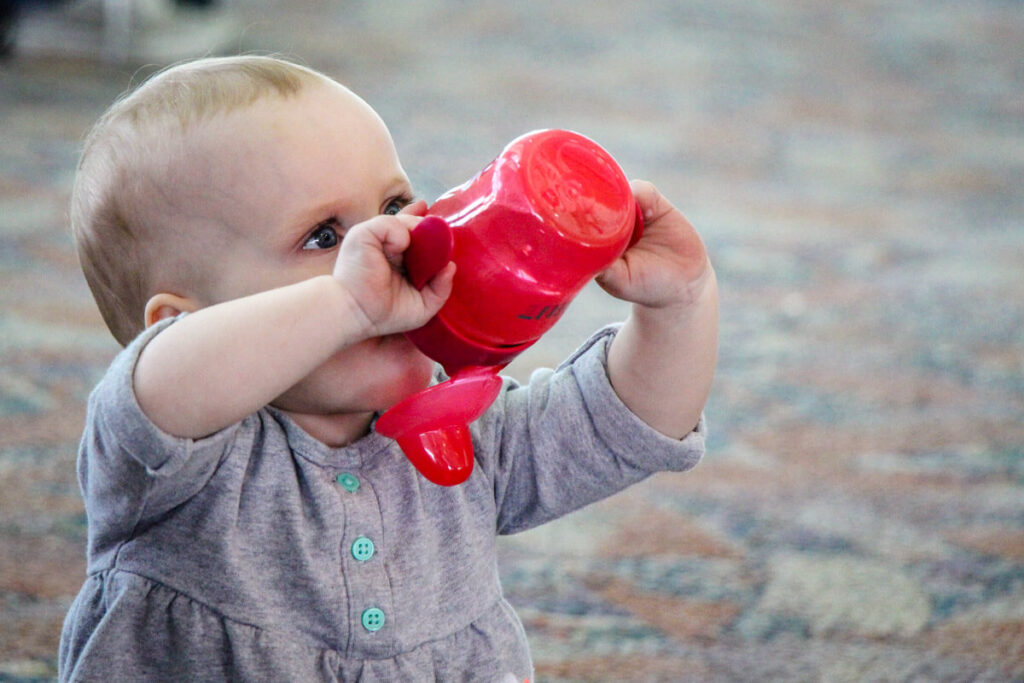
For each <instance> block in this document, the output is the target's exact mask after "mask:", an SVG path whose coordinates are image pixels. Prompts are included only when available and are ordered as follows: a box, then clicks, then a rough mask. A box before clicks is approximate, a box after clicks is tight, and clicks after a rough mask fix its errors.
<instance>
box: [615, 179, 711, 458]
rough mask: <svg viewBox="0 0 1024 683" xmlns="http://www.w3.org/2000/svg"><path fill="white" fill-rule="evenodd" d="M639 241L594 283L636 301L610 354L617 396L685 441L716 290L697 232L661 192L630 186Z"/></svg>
mask: <svg viewBox="0 0 1024 683" xmlns="http://www.w3.org/2000/svg"><path fill="white" fill-rule="evenodd" d="M633 192H634V194H635V195H636V198H637V201H639V202H640V206H641V208H642V209H643V212H644V218H645V221H646V228H645V231H644V235H643V238H642V239H641V240H640V241H639V242H637V244H636V245H634V246H633V247H632V248H631V249H629V250H628V251H627V252H626V253H625V254H624V255H623V257H622V258H621V259H620V260H619V261H617V262H616V263H615V264H613V265H612V267H611V268H609V269H608V270H606V271H605V272H604V273H602V274H601V276H600V277H599V278H598V282H599V283H600V284H601V286H602V287H604V288H605V289H606V290H607V291H608V292H609V293H610V294H612V295H613V296H616V297H619V298H621V299H625V300H627V301H632V302H633V304H634V305H633V309H632V312H631V313H630V316H629V318H628V319H627V320H626V323H625V324H624V325H623V326H622V329H621V330H619V333H618V334H617V335H616V337H615V340H614V341H613V342H612V346H611V348H610V349H609V351H608V376H609V379H610V380H611V384H612V387H614V389H615V393H616V394H618V395H619V398H621V399H622V402H623V403H625V404H626V406H628V407H629V409H630V410H632V411H633V413H634V414H636V415H637V416H638V417H640V418H641V419H642V420H644V421H645V422H646V423H647V424H649V425H650V426H652V427H653V428H654V429H656V430H658V431H659V432H661V433H662V434H665V435H666V436H671V437H673V438H682V437H683V436H685V435H686V434H688V433H689V432H691V431H692V430H693V429H694V427H695V426H696V425H697V422H698V420H699V419H700V414H701V411H702V410H703V408H704V403H705V402H706V401H707V397H708V393H709V392H710V390H711V382H712V378H713V376H714V368H715V359H716V356H717V349H718V285H717V282H716V280H715V272H714V269H713V268H712V267H711V263H710V261H709V260H708V257H707V252H706V251H705V249H704V245H703V243H702V242H701V240H700V237H699V236H698V234H697V232H696V230H694V228H693V226H692V225H690V223H689V222H688V221H687V220H686V218H685V217H683V215H682V214H681V213H680V212H679V211H678V210H677V209H676V208H675V207H674V206H672V204H671V203H669V201H668V200H667V199H665V197H663V196H662V195H661V194H660V193H659V192H658V190H657V189H656V188H655V187H654V186H653V185H651V184H650V183H647V182H639V181H636V182H634V183H633Z"/></svg>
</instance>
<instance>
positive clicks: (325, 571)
mask: <svg viewBox="0 0 1024 683" xmlns="http://www.w3.org/2000/svg"><path fill="white" fill-rule="evenodd" d="M167 324H171V322H170V321H169V322H167V323H162V324H160V325H156V326H154V327H152V328H150V329H149V330H147V331H146V332H145V333H144V334H143V335H141V336H140V338H139V339H137V340H136V341H135V342H133V343H132V344H131V345H130V346H129V347H128V348H127V349H125V350H124V351H123V352H122V353H121V354H119V355H118V357H117V358H116V359H115V360H114V362H113V364H112V365H111V367H110V369H109V371H108V372H107V374H106V375H105V377H104V378H103V379H102V380H101V382H100V384H99V385H98V386H97V388H96V389H95V390H94V391H93V393H92V395H91V397H90V400H89V412H88V418H87V424H86V429H85V433H84V435H83V438H82V445H81V451H80V454H79V461H78V473H79V480H80V484H81V487H82V491H83V496H84V498H85V506H86V512H87V515H88V520H89V535H88V576H87V578H86V580H85V584H84V585H83V587H82V590H81V592H80V593H79V594H78V597H77V598H76V600H75V602H74V604H73V605H72V607H71V610H70V612H69V613H68V615H67V618H66V620H65V623H64V631H63V634H62V637H61V645H60V677H61V680H74V681H92V680H103V681H122V680H176V681H207V680H209V681H220V680H244V681H320V680H325V681H334V680H345V681H349V680H369V681H378V680H380V681H428V680H445V681H447V680H481V681H499V680H500V681H512V680H515V681H523V680H524V679H526V678H531V679H532V677H533V672H532V665H531V662H530V656H529V651H528V648H527V642H526V637H525V634H524V632H523V627H522V625H521V623H520V622H519V619H518V618H517V617H516V615H515V613H514V612H513V610H512V608H511V607H510V606H509V604H508V603H507V602H506V601H505V600H504V598H503V597H502V592H501V585H500V583H499V580H498V572H497V567H496V559H495V557H496V553H495V538H496V535H497V534H508V533H514V532H517V531H522V530H524V529H528V528H530V527H533V526H536V525H538V524H542V523H544V522H546V521H549V520H552V519H554V518H556V517H559V516H561V515H564V514H566V513H568V512H570V511H572V510H575V509H577V508H580V507H582V506H584V505H586V504H588V503H590V502H593V501H596V500H598V499H601V498H604V497H606V496H608V495H610V494H612V493H614V492H615V491H618V490H620V489H622V488H624V487H626V486H628V485H630V484H632V483H635V482H637V481H640V480H641V479H643V478H645V477H646V476H648V475H649V474H650V473H652V472H655V471H659V470H685V469H688V468H691V467H693V466H694V465H695V464H696V463H697V461H698V460H699V459H700V457H701V455H702V454H703V450H704V426H703V420H702V421H701V425H699V426H698V428H697V430H696V431H694V432H693V433H692V434H690V435H689V436H688V437H686V438H685V439H683V440H681V441H676V440H673V439H669V438H666V437H664V436H662V435H660V434H658V433H657V432H655V431H654V430H652V429H651V428H649V427H648V426H647V425H645V424H644V423H643V422H642V421H640V420H639V419H638V418H636V417H635V416H634V415H633V414H632V413H631V412H630V411H629V410H628V409H627V408H626V407H625V406H624V405H623V404H622V403H621V401H619V399H618V397H617V396H616V395H615V392H614V390H613V389H612V388H611V385H610V384H609V382H608V379H607V373H606V371H605V359H606V351H607V345H608V342H609V340H610V339H611V338H612V336H613V335H614V333H615V329H614V328H607V329H605V330H601V331H600V332H598V333H597V334H596V335H594V337H592V338H591V339H590V340H589V341H588V342H587V343H586V344H585V345H584V346H583V347H582V348H581V349H580V350H579V351H577V352H576V353H575V354H574V355H573V356H572V357H571V358H570V359H569V360H567V361H566V362H565V363H564V364H562V365H561V366H560V367H559V369H558V370H557V371H551V370H543V371H537V372H536V373H534V375H533V376H532V377H531V379H530V381H529V383H528V384H527V385H526V386H519V385H517V384H516V383H515V382H514V381H512V380H509V379H506V380H505V384H504V389H503V391H502V393H501V395H500V396H499V398H498V400H497V401H496V402H495V404H494V405H493V406H492V407H491V408H490V409H489V410H488V411H487V412H486V413H485V415H484V416H483V417H482V418H481V419H480V420H478V421H477V422H476V423H474V424H473V426H472V434H473V440H474V447H475V453H476V466H475V468H474V471H473V474H472V476H471V477H470V478H469V480H468V481H466V482H465V483H464V484H461V485H459V486H456V487H451V488H448V487H441V486H436V485H434V484H431V483H430V482H428V481H427V480H426V479H424V478H423V477H422V476H421V475H419V474H418V473H417V472H416V471H415V470H414V469H413V467H412V466H411V465H410V464H409V462H408V461H407V460H406V458H405V456H404V455H403V454H402V453H401V451H400V450H399V449H398V447H397V445H396V444H395V442H394V441H392V440H390V439H387V438H385V437H383V436H381V435H379V434H377V433H376V432H371V433H370V434H368V435H367V436H365V437H364V438H362V439H360V440H359V441H357V442H356V443H354V444H352V445H350V446H347V447H344V448H330V447H328V446H326V445H324V444H322V443H320V442H319V441H317V440H315V439H314V438H312V437H311V436H309V435H308V434H306V433H305V432H304V431H303V430H302V429H300V428H299V427H298V426H297V425H296V424H295V423H294V422H292V421H291V420H290V419H289V418H288V417H287V416H286V415H284V414H282V413H280V412H279V411H276V410H274V409H273V408H265V409H262V410H260V411H258V412H256V413H255V414H253V415H251V416H249V417H247V418H245V419H244V420H242V421H241V422H239V423H238V424H236V425H233V426H232V427H229V428H227V429H225V430H223V431H221V432H218V433H217V434H214V435H212V436H210V437H207V438H204V439H199V440H190V439H178V438H174V437H171V436H169V435H167V434H165V433H163V432H161V431H160V430H159V429H158V428H157V427H156V426H155V425H154V424H153V423H152V422H151V421H150V420H148V419H147V418H146V416H145V415H144V414H143V413H142V411H141V410H140V408H139V406H138V403H137V402H136V400H135V397H134V393H133V391H132V387H131V377H132V371H133V368H134V366H135V362H136V361H137V359H138V356H139V353H140V351H141V349H142V348H143V346H144V345H145V343H146V342H147V341H148V340H150V339H152V338H153V336H155V335H156V334H158V333H159V332H160V330H162V329H163V328H164V327H165V326H166V325H167Z"/></svg>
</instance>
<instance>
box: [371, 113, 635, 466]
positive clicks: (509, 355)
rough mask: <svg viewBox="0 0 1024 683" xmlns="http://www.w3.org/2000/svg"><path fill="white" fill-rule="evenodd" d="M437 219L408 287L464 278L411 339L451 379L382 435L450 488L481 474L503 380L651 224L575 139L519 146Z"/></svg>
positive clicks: (605, 165)
mask: <svg viewBox="0 0 1024 683" xmlns="http://www.w3.org/2000/svg"><path fill="white" fill-rule="evenodd" d="M427 214H428V215H427V217H425V218H424V219H423V220H422V221H421V222H420V223H419V224H418V225H417V226H416V228H414V229H413V230H412V233H411V236H412V243H411V245H410V247H409V249H408V250H407V251H406V254H405V267H406V271H407V273H408V275H409V279H410V281H411V282H412V283H413V284H414V285H415V286H416V287H418V288H422V287H423V286H424V285H425V284H426V282H428V281H429V280H430V278H431V277H433V276H434V275H435V274H436V273H437V272H438V271H439V270H440V269H441V268H443V267H444V266H445V264H446V263H447V262H448V260H449V257H450V259H451V260H453V261H455V263H456V264H457V266H458V269H457V270H456V272H455V280H454V283H453V286H452V293H451V296H450V297H449V298H448V300H447V301H446V302H445V304H444V306H443V307H442V308H441V310H440V311H438V313H437V315H435V316H434V317H433V318H432V319H431V320H430V321H429V322H428V323H427V324H426V325H424V326H423V327H421V328H419V329H417V330H412V331H410V332H407V333H406V335H407V336H408V338H409V339H410V340H411V341H412V342H413V343H414V344H415V345H416V346H417V347H418V348H419V349H420V350H421V351H422V352H423V353H425V354H426V355H428V356H430V357H431V358H433V359H434V360H436V361H438V362H439V363H441V364H442V365H443V366H444V368H445V371H446V372H447V373H448V374H449V375H451V376H452V379H451V380H449V381H448V382H444V383H442V384H439V385H436V386H433V387H430V388H428V389H426V390H424V391H422V392H420V393H418V394H415V395H413V396H410V397H409V398H407V399H405V400H404V401H402V402H400V403H399V404H397V405H396V406H394V407H392V408H391V409H389V410H388V411H387V412H385V413H384V414H383V415H382V416H381V418H380V419H379V420H378V421H377V431H378V432H380V433H381V434H384V435H385V436H390V437H392V438H394V439H396V440H397V441H398V443H399V445H400V446H401V447H402V450H403V451H404V452H405V454H406V455H407V456H408V457H409V459H410V461H412V463H413V464H414V465H415V466H416V468H417V469H418V470H419V471H420V472H421V473H422V474H423V475H424V476H425V477H426V478H427V479H429V480H430V481H432V482H434V483H436V484H441V485H447V486H450V485H454V484H459V483H461V482H463V481H465V480H466V478H468V477H469V475H470V473H471V472H472V468H473V447H472V442H471V441H470V437H469V429H468V427H467V425H468V424H469V423H470V422H472V421H473V420H475V419H477V418H478V417H479V416H480V415H481V414H482V413H483V411H484V410H486V409H487V406H489V405H490V404H491V402H492V401H493V400H494V398H495V397H496V396H497V394H498V391H500V388H501V380H500V379H499V378H498V377H497V372H498V370H500V369H501V368H502V367H504V366H505V365H506V364H508V363H509V362H510V361H511V360H512V359H514V358H515V357H516V356H517V355H519V353H521V352H522V351H523V350H525V349H527V348H529V347H530V346H531V345H532V344H533V343H535V342H536V341H537V340H538V339H540V337H541V336H542V335H543V334H544V333H545V332H546V331H547V330H549V329H550V328H551V327H552V326H553V325H554V324H555V323H556V322H557V321H558V319H559V317H560V316H561V315H562V313H563V312H564V311H565V309H566V307H567V306H568V304H569V302H570V301H572V299H573V298H574V297H575V296H576V294H578V293H579V291H580V290H581V289H582V288H583V287H584V285H586V284H587V283H588V282H589V281H590V280H591V279H592V278H593V277H594V276H595V275H597V274H598V273H600V272H601V271H602V270H604V269H605V268H607V267H608V266H610V265H611V264H612V263H614V262H615V260H616V259H618V258H619V257H620V256H621V255H622V253H623V252H624V251H625V250H626V249H627V248H629V247H631V246H632V245H633V244H635V243H636V241H637V240H638V239H639V238H640V235H641V234H642V233H643V223H644V221H643V214H642V212H641V210H640V206H639V204H638V203H637V202H636V199H635V198H634V197H633V193H632V190H631V189H630V186H629V182H628V181H627V179H626V177H625V175H624V174H623V173H622V170H621V169H620V168H619V166H618V165H617V164H616V163H615V160H614V159H612V157H611V155H609V154H608V152H606V151H605V150H604V149H602V148H601V147H600V146H599V145H597V144H596V143H595V142H593V141H591V140H589V139H588V138H585V137H583V136H582V135H579V134H577V133H573V132H571V131H566V130H541V131H534V132H532V133H527V134H526V135H523V136H521V137H519V138H516V139H515V140H513V141H512V142H511V143H509V144H508V146H506V147H505V149H504V150H503V151H502V153H501V154H500V155H499V156H498V157H497V158H496V159H495V160H494V161H493V162H491V163H490V164H488V165H487V166H486V167H485V168H484V169H483V170H482V171H480V173H478V174H477V175H476V176H475V177H473V178H472V179H470V180H469V181H468V182H466V183H465V184H463V185H461V186H459V187H457V188H455V189H453V190H450V191H449V192H447V193H445V194H444V195H443V196H441V197H440V198H439V199H438V200H437V202H435V203H434V204H433V205H432V206H431V207H430V208H429V209H428V210H427Z"/></svg>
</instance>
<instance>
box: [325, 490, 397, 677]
mask: <svg viewBox="0 0 1024 683" xmlns="http://www.w3.org/2000/svg"><path fill="white" fill-rule="evenodd" d="M336 481H337V484H338V486H339V487H340V488H341V489H342V491H340V492H339V495H340V496H341V500H342V502H343V505H344V507H345V525H344V530H343V533H342V538H341V539H339V540H340V541H341V557H340V559H341V566H340V568H339V569H340V571H341V573H342V575H343V576H344V581H345V585H346V588H347V591H348V601H349V607H348V609H349V619H350V620H351V622H350V623H352V624H353V627H354V628H352V630H351V631H350V634H351V641H350V646H349V652H348V656H354V657H355V656H364V657H365V656H386V655H387V654H389V653H390V651H391V648H392V643H393V640H394V637H395V636H394V628H393V627H394V622H393V621H392V620H391V618H390V617H391V616H392V609H393V599H392V595H391V584H390V581H389V580H388V577H387V573H386V572H385V571H384V564H383V561H382V559H381V558H382V555H381V552H382V550H383V548H382V545H381V539H382V538H384V535H383V521H382V517H381V512H380V506H379V501H378V495H377V492H376V491H375V490H374V488H373V485H372V483H371V482H370V481H369V479H367V477H366V476H365V475H361V478H360V477H357V476H356V475H355V474H353V473H351V472H339V473H337V474H336Z"/></svg>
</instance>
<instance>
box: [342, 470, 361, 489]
mask: <svg viewBox="0 0 1024 683" xmlns="http://www.w3.org/2000/svg"><path fill="white" fill-rule="evenodd" d="M337 481H338V483H339V484H341V488H343V489H345V490H346V491H348V492H349V493H355V492H356V491H357V490H358V489H359V480H358V479H357V478H356V477H355V475H353V474H349V473H348V472H342V473H341V474H339V475H338V479H337Z"/></svg>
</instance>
